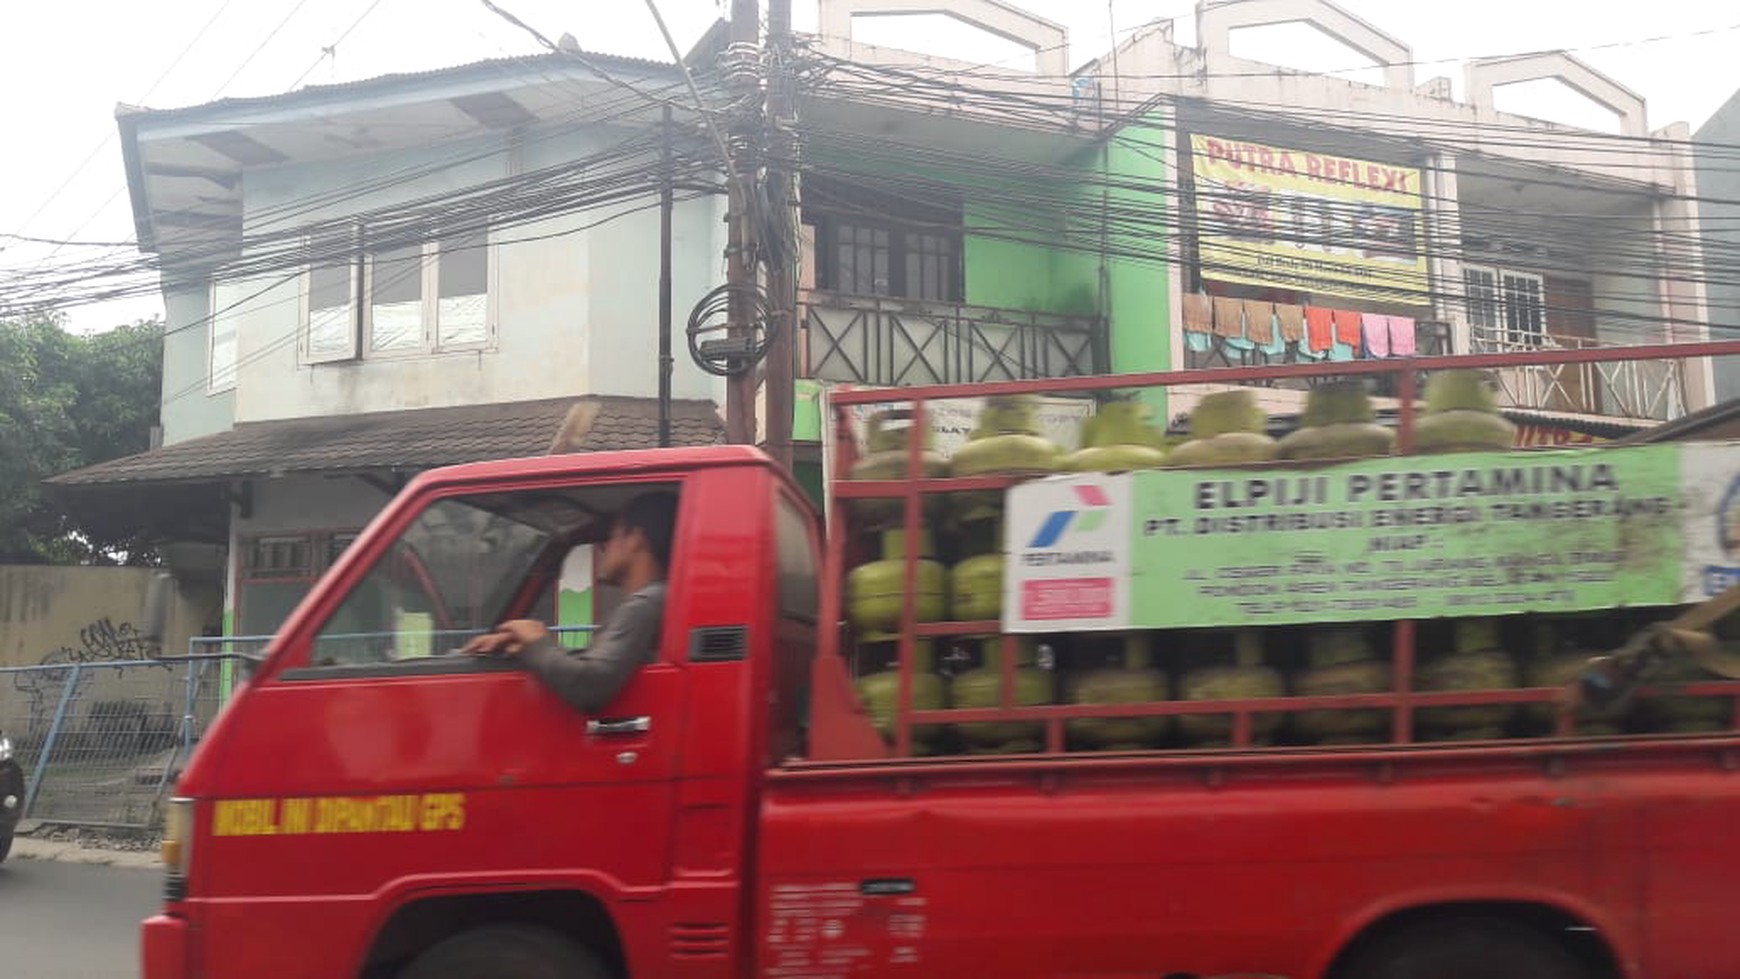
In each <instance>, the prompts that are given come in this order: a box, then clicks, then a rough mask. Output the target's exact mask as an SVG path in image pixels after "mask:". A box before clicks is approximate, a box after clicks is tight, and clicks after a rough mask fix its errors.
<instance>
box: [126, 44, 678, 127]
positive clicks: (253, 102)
mask: <svg viewBox="0 0 1740 979" xmlns="http://www.w3.org/2000/svg"><path fill="white" fill-rule="evenodd" d="M580 55H581V57H584V58H585V59H586V60H587V61H590V62H593V63H594V64H597V65H599V66H600V67H604V68H637V69H662V70H668V71H670V72H672V73H673V75H674V74H675V72H676V71H677V66H676V64H675V63H674V62H670V61H654V60H651V59H648V58H631V57H628V56H626V55H619V54H599V53H596V52H591V51H583V52H580ZM553 67H572V68H576V69H579V70H582V71H584V70H585V69H584V68H583V67H582V66H581V65H580V63H579V62H578V61H576V60H574V58H573V57H572V56H571V55H567V54H558V53H555V52H551V53H549V54H530V55H523V56H519V57H509V58H484V59H482V60H480V61H472V62H468V63H466V64H463V65H450V66H448V67H444V68H431V69H429V70H427V71H406V72H396V73H394V74H390V75H376V76H375V77H373V78H362V79H358V80H356V81H351V82H334V83H332V84H329V85H308V86H305V87H303V88H299V89H297V90H296V91H294V92H288V93H282V94H278V95H249V96H241V97H236V98H226V99H218V100H217V101H215V102H204V103H201V104H199V105H189V106H181V107H178V108H173V109H151V108H146V107H143V106H133V105H126V104H121V105H117V106H116V107H115V116H116V118H118V119H122V120H125V121H126V122H127V123H129V124H130V125H132V126H138V125H139V124H141V123H152V122H159V121H167V120H171V119H173V120H185V119H188V118H197V117H199V116H203V115H221V114H223V113H224V112H228V111H230V110H233V109H249V108H257V107H260V106H272V107H283V106H293V105H296V104H297V103H299V102H325V101H331V100H332V99H333V98H334V97H354V96H358V95H368V94H371V93H374V92H378V91H383V90H389V89H393V88H398V87H401V86H406V85H412V84H418V83H422V82H430V81H451V80H455V79H461V78H465V77H466V76H468V75H473V74H479V73H482V72H485V71H489V72H496V73H499V72H501V71H502V69H504V68H516V69H524V70H526V71H528V72H529V73H531V74H532V75H533V76H534V77H539V76H541V77H543V78H544V80H545V81H548V80H549V79H548V76H547V72H548V71H549V70H550V69H551V68H553Z"/></svg>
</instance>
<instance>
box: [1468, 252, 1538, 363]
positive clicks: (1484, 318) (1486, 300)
mask: <svg viewBox="0 0 1740 979" xmlns="http://www.w3.org/2000/svg"><path fill="white" fill-rule="evenodd" d="M1462 286H1463V297H1464V301H1465V303H1466V305H1467V310H1468V325H1469V326H1470V327H1471V328H1472V329H1473V330H1474V332H1475V334H1476V335H1477V336H1478V337H1480V338H1481V339H1484V340H1486V341H1488V342H1491V343H1498V344H1502V345H1505V346H1530V347H1538V346H1540V345H1541V341H1542V340H1543V339H1544V337H1545V335H1546V303H1545V293H1546V289H1545V285H1544V281H1543V279H1542V278H1541V277H1540V276H1539V275H1536V274H1534V273H1532V272H1517V271H1512V270H1510V269H1500V268H1492V267H1490V266H1484V265H1464V266H1463V267H1462Z"/></svg>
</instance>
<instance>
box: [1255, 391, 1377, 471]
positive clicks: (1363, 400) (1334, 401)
mask: <svg viewBox="0 0 1740 979" xmlns="http://www.w3.org/2000/svg"><path fill="white" fill-rule="evenodd" d="M1376 419H1377V411H1376V409H1374V408H1373V407H1372V403H1371V397H1370V396H1369V395H1367V394H1366V391H1365V386H1364V385H1362V384H1360V383H1358V382H1356V381H1341V382H1335V383H1331V384H1324V385H1321V386H1319V387H1315V388H1312V389H1311V393H1310V394H1307V395H1306V396H1305V413H1304V416H1303V417H1302V418H1301V419H1300V428H1299V429H1297V430H1296V431H1294V432H1292V433H1291V434H1289V435H1288V436H1287V437H1286V438H1283V439H1282V440H1281V444H1280V446H1279V453H1278V458H1281V459H1357V458H1364V457H1367V456H1385V455H1389V454H1390V453H1391V452H1393V451H1394V450H1395V447H1396V433H1395V432H1392V431H1390V430H1389V429H1388V428H1385V427H1384V426H1382V425H1379V424H1378V423H1377V420H1376Z"/></svg>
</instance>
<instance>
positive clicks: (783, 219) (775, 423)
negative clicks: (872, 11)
mask: <svg viewBox="0 0 1740 979" xmlns="http://www.w3.org/2000/svg"><path fill="white" fill-rule="evenodd" d="M767 49H768V52H769V54H770V57H769V58H768V59H767V63H768V64H769V66H770V68H769V71H768V76H767V126H768V141H767V142H768V157H769V163H768V168H767V203H768V210H769V211H770V212H772V213H771V219H772V220H773V221H776V222H778V224H779V227H780V229H781V236H780V237H781V240H780V241H779V242H778V243H777V247H776V248H775V249H774V250H773V252H772V254H773V255H774V258H775V259H776V261H774V262H773V263H772V267H771V268H770V269H769V272H768V277H767V291H768V296H769V297H770V299H771V300H772V301H771V303H770V305H771V306H772V307H773V321H772V323H771V324H769V325H770V327H771V328H772V329H773V331H774V332H773V337H772V340H771V341H770V342H769V344H768V348H767V374H766V378H767V380H766V384H767V388H766V390H767V451H768V453H769V454H771V455H772V456H773V459H774V461H775V462H777V463H779V464H780V465H781V466H784V467H785V469H786V471H787V472H790V471H791V468H792V442H791V426H792V407H793V406H792V402H793V397H794V394H793V390H792V387H793V385H794V383H795V382H796V378H797V356H796V354H797V328H798V308H797V263H798V261H799V259H800V254H799V252H800V250H801V248H802V243H801V241H800V238H799V235H798V218H797V215H796V213H795V212H794V210H793V207H794V204H795V202H796V194H795V193H794V190H795V187H794V181H795V179H796V174H797V152H798V140H797V134H796V132H795V131H794V123H795V122H796V118H795V117H796V110H797V107H796V104H795V102H796V97H797V93H796V92H795V91H794V90H793V87H794V86H795V84H796V81H795V79H794V78H793V77H792V73H791V56H792V34H791V0H768V5H767Z"/></svg>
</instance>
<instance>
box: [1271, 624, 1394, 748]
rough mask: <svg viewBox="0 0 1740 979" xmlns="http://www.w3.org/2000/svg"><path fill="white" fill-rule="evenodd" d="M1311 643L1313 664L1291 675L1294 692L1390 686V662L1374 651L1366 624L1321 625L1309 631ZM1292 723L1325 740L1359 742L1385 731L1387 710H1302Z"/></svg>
mask: <svg viewBox="0 0 1740 979" xmlns="http://www.w3.org/2000/svg"><path fill="white" fill-rule="evenodd" d="M1307 644H1308V649H1307V656H1308V661H1309V663H1310V665H1309V666H1308V667H1307V668H1306V669H1304V670H1302V671H1300V673H1299V674H1298V675H1297V676H1295V677H1294V679H1293V693H1294V694H1295V695H1296V696H1300V697H1339V696H1343V695H1346V694H1361V693H1388V692H1389V691H1390V687H1391V684H1392V683H1394V673H1392V672H1391V670H1390V664H1389V662H1388V661H1387V660H1384V659H1381V658H1379V657H1378V655H1377V653H1376V652H1375V651H1373V649H1372V648H1371V642H1370V640H1368V639H1367V638H1366V635H1365V631H1364V630H1363V629H1360V628H1358V627H1348V626H1330V627H1325V628H1319V629H1316V630H1314V631H1313V632H1312V633H1311V635H1310V637H1309V639H1308V640H1307ZM1294 726H1295V727H1297V728H1298V729H1299V732H1300V733H1301V734H1303V735H1305V736H1306V737H1308V738H1310V739H1312V740H1314V741H1318V742H1320V743H1323V744H1360V743H1365V742H1369V741H1373V740H1378V739H1380V738H1382V737H1383V736H1384V734H1386V733H1387V729H1388V726H1389V712H1388V711H1384V710H1307V711H1300V712H1299V714H1298V716H1297V717H1296V718H1295V719H1294Z"/></svg>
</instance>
